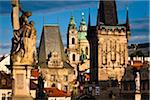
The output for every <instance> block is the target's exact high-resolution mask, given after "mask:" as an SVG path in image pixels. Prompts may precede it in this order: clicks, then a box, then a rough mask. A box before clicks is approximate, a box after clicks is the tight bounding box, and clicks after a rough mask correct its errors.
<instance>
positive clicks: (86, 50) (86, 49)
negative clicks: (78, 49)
mask: <svg viewBox="0 0 150 100" xmlns="http://www.w3.org/2000/svg"><path fill="white" fill-rule="evenodd" d="M85 52H86V55H88V47H86V48H85Z"/></svg>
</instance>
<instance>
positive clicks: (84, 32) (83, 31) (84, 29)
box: [78, 13, 87, 41]
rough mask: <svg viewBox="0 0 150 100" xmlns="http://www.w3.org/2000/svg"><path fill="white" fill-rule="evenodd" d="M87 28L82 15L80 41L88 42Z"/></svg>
mask: <svg viewBox="0 0 150 100" xmlns="http://www.w3.org/2000/svg"><path fill="white" fill-rule="evenodd" d="M86 36H87V26H86V22H85V19H84V13H82V20H81V22H80V27H79V32H78V40H79V41H80V40H87V38H86Z"/></svg>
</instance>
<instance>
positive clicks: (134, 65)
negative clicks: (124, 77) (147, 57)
mask: <svg viewBox="0 0 150 100" xmlns="http://www.w3.org/2000/svg"><path fill="white" fill-rule="evenodd" d="M132 67H134V68H136V69H140V68H141V67H143V63H142V62H141V61H133V65H132Z"/></svg>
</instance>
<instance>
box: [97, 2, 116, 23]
mask: <svg viewBox="0 0 150 100" xmlns="http://www.w3.org/2000/svg"><path fill="white" fill-rule="evenodd" d="M99 24H105V25H117V24H118V17H117V9H116V2H115V0H110V1H104V0H100V3H99V9H98V18H97V25H99Z"/></svg>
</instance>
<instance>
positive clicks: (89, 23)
mask: <svg viewBox="0 0 150 100" xmlns="http://www.w3.org/2000/svg"><path fill="white" fill-rule="evenodd" d="M90 19H91V18H90V8H89V18H88V29H89V28H90V26H91V20H90Z"/></svg>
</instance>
